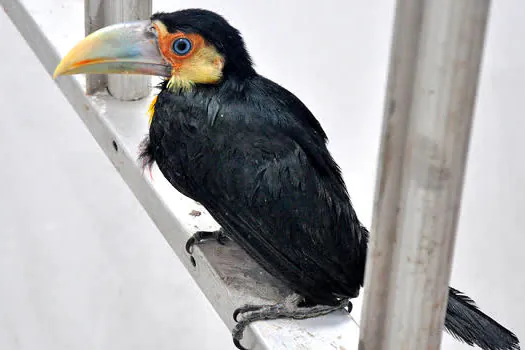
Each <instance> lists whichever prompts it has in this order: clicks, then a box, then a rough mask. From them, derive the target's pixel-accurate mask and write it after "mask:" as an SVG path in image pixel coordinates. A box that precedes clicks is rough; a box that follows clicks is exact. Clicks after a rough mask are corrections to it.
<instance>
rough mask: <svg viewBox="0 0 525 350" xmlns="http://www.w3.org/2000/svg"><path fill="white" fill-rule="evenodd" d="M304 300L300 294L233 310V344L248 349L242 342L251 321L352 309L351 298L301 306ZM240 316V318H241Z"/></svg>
mask: <svg viewBox="0 0 525 350" xmlns="http://www.w3.org/2000/svg"><path fill="white" fill-rule="evenodd" d="M303 300H304V298H303V297H301V296H300V295H298V294H292V295H290V296H288V297H287V298H286V299H285V300H284V301H283V302H282V303H279V304H275V305H245V306H242V307H240V308H238V309H236V310H235V311H234V312H233V319H234V320H235V322H237V324H236V325H235V327H234V328H233V330H232V337H233V344H234V345H235V346H236V347H237V348H238V349H241V350H246V348H245V347H243V346H242V345H241V343H240V341H241V339H242V338H243V334H244V330H245V329H246V327H248V326H249V325H250V323H252V322H255V321H262V320H275V319H278V318H291V319H306V318H312V317H317V316H321V315H326V314H329V313H330V312H332V311H336V310H340V309H343V308H346V307H348V309H349V310H352V303H350V300H349V299H344V300H341V302H340V303H339V304H338V305H330V306H329V305H315V306H311V307H300V306H299V304H300V303H301V302H302V301H303ZM239 316H241V317H240V320H239Z"/></svg>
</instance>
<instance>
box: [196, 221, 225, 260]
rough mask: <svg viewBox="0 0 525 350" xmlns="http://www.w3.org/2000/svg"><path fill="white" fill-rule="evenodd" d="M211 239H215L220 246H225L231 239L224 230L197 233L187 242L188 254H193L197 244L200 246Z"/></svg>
mask: <svg viewBox="0 0 525 350" xmlns="http://www.w3.org/2000/svg"><path fill="white" fill-rule="evenodd" d="M210 238H215V240H216V241H217V243H219V244H220V245H225V244H226V242H227V241H228V240H229V237H228V236H227V235H226V234H225V233H224V231H223V230H222V228H221V229H219V230H217V231H197V232H195V234H193V236H191V237H190V238H189V239H188V240H187V241H186V252H187V253H188V254H190V255H191V254H193V246H194V245H195V244H199V243H200V242H202V241H205V240H207V239H210Z"/></svg>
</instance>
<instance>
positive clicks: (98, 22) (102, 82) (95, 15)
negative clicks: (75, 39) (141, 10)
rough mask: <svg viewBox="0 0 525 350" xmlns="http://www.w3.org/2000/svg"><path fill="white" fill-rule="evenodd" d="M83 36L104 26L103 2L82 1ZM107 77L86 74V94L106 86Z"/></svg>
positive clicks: (93, 0)
mask: <svg viewBox="0 0 525 350" xmlns="http://www.w3.org/2000/svg"><path fill="white" fill-rule="evenodd" d="M84 24H85V30H84V31H85V35H86V36H88V35H89V34H91V33H93V32H94V31H97V30H98V29H100V28H103V27H104V26H105V16H104V1H103V0H84ZM107 78H108V77H107V75H103V74H86V93H87V94H88V95H92V94H94V93H95V92H97V91H100V90H103V89H105V88H106V87H107V86H108V79H107Z"/></svg>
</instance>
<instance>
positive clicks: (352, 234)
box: [150, 90, 367, 304]
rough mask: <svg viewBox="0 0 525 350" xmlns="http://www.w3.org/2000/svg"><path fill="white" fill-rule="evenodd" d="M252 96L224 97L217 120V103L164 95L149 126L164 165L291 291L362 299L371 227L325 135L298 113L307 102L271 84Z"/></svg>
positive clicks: (323, 299)
mask: <svg viewBox="0 0 525 350" xmlns="http://www.w3.org/2000/svg"><path fill="white" fill-rule="evenodd" d="M163 95H165V96H163ZM249 96H250V99H251V100H250V99H244V100H243V101H244V103H243V104H239V103H238V101H239V100H240V99H239V98H238V97H237V98H235V99H232V100H234V101H235V103H231V104H230V103H228V99H227V98H225V97H224V96H223V100H222V101H221V105H220V108H217V109H216V110H213V109H212V110H213V114H214V115H213V116H212V118H211V119H210V105H213V101H209V100H208V101H206V98H204V97H202V96H198V95H192V96H190V97H188V96H184V97H181V96H173V95H172V94H170V93H161V95H160V96H159V101H161V103H160V104H159V102H158V103H157V106H156V108H155V110H156V113H155V117H154V121H153V123H152V128H151V130H150V138H151V140H150V145H151V144H157V145H161V146H160V147H157V148H158V150H157V154H155V157H154V158H155V160H156V161H157V163H158V165H159V168H160V169H161V171H162V172H163V173H164V175H165V176H166V178H167V179H168V180H169V181H170V182H171V183H172V184H173V185H174V186H175V187H176V188H177V189H179V190H180V191H182V192H183V193H185V194H187V195H189V196H190V197H192V198H194V199H195V200H197V201H199V202H200V203H201V204H202V205H204V206H205V207H206V208H207V209H208V211H209V212H210V214H211V215H212V216H213V217H214V218H215V219H216V220H217V222H218V223H219V224H220V225H221V226H222V227H223V228H224V229H225V230H226V231H227V232H228V234H229V235H230V236H231V237H232V238H233V239H234V240H235V241H236V242H237V243H239V244H240V245H241V246H242V247H243V248H244V249H245V250H246V251H247V252H248V253H249V254H250V255H251V256H252V257H253V258H254V259H255V260H256V261H258V262H259V263H260V264H261V265H262V266H263V267H264V268H266V269H267V270H268V271H269V272H270V273H271V274H273V275H274V276H276V277H278V278H280V279H282V280H283V281H284V282H285V283H287V284H288V285H289V286H290V287H291V288H292V289H294V290H296V291H297V292H299V293H301V294H302V295H303V296H305V297H308V298H309V299H311V300H313V301H315V302H318V303H325V304H329V303H333V302H334V301H335V296H355V295H356V294H357V292H358V290H359V288H360V286H361V284H362V280H363V274H364V263H365V256H366V244H367V231H366V230H365V229H364V228H363V227H362V226H361V225H360V223H359V221H358V220H357V217H356V215H355V212H354V210H353V208H352V206H351V203H350V200H349V198H348V195H347V192H346V188H345V186H344V182H343V181H342V179H341V176H340V173H339V169H338V168H337V166H336V165H335V163H334V162H333V160H332V159H331V157H330V155H329V153H328V151H327V149H326V147H325V145H324V132H322V129H320V126H318V128H319V130H320V131H321V132H313V131H315V128H312V127H311V126H308V125H305V122H301V120H304V119H301V118H300V117H301V116H300V115H299V116H294V115H297V113H299V111H298V110H297V108H299V109H300V106H299V107H297V105H296V104H294V103H293V101H290V99H289V98H288V99H287V98H286V96H285V95H284V94H283V93H281V94H280V95H278V96H279V98H280V99H281V100H280V101H275V100H272V99H269V97H271V96H275V94H268V93H267V91H264V90H263V91H258V93H257V91H256V92H253V91H252V93H250V95H249ZM219 98H220V96H219ZM257 98H260V99H261V101H265V102H264V103H262V102H261V101H257V100H256V99H257ZM283 99H284V100H283ZM203 101H205V102H206V103H204V102H203ZM296 101H298V100H296ZM283 102H284V103H283ZM174 106H177V107H176V108H174ZM287 106H291V108H287ZM277 112H278V113H279V115H275V114H276V113H277ZM306 112H307V110H306ZM308 113H309V112H308ZM310 116H311V114H310ZM311 118H313V116H312V117H311ZM210 120H212V121H213V122H210ZM313 120H314V121H315V122H317V121H316V120H315V118H313ZM306 123H310V124H311V123H312V120H309V121H308V120H307V121H306ZM317 125H318V124H317ZM150 147H151V146H150Z"/></svg>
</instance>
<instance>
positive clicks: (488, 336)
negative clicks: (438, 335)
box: [445, 288, 520, 350]
mask: <svg viewBox="0 0 525 350" xmlns="http://www.w3.org/2000/svg"><path fill="white" fill-rule="evenodd" d="M445 330H446V331H447V332H449V333H450V334H451V335H452V336H453V337H455V338H457V339H459V340H461V341H464V342H465V343H467V344H469V345H471V346H473V345H477V346H479V347H480V348H482V349H484V350H519V348H520V345H519V340H518V338H517V337H516V335H514V333H512V332H511V331H509V330H508V329H506V328H505V327H503V326H502V325H500V324H499V323H497V322H496V321H494V320H493V319H492V318H490V317H489V316H487V315H485V314H484V313H483V312H481V311H480V310H479V309H478V307H477V306H476V304H475V303H474V301H473V300H472V299H470V298H469V297H468V296H466V295H465V294H463V293H461V292H460V291H458V290H456V289H454V288H450V289H449V294H448V305H447V314H446V317H445Z"/></svg>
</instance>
